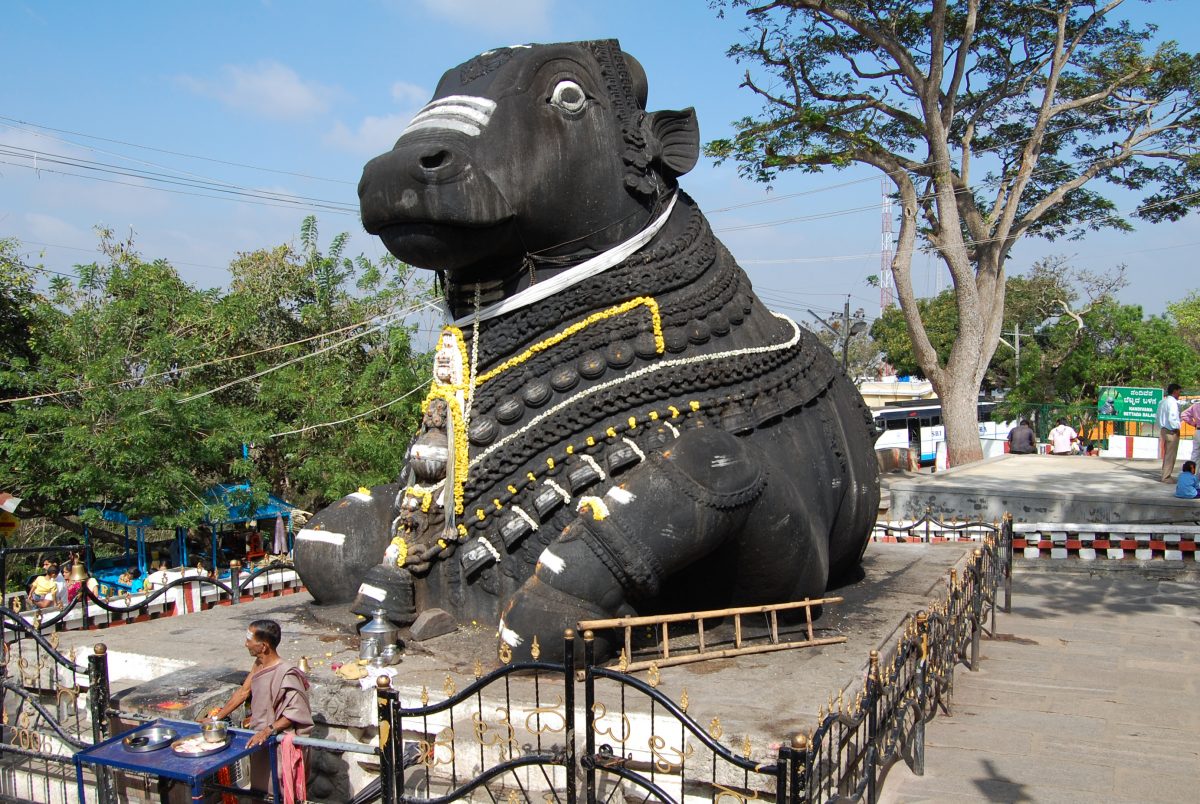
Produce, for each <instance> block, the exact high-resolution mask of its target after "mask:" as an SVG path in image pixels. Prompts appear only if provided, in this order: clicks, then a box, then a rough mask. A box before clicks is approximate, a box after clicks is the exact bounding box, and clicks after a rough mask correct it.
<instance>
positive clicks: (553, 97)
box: [550, 80, 587, 112]
mask: <svg viewBox="0 0 1200 804" xmlns="http://www.w3.org/2000/svg"><path fill="white" fill-rule="evenodd" d="M550 103H552V104H554V105H555V106H557V107H558V108H560V109H562V110H563V111H564V112H578V111H580V110H581V109H583V107H584V106H585V105H587V95H586V94H585V93H584V91H583V87H581V86H579V84H576V83H575V82H574V81H565V80H564V81H559V82H558V83H557V84H555V85H554V91H553V92H551V93H550Z"/></svg>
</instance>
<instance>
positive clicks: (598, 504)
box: [576, 496, 608, 522]
mask: <svg viewBox="0 0 1200 804" xmlns="http://www.w3.org/2000/svg"><path fill="white" fill-rule="evenodd" d="M585 508H586V509H587V510H589V511H590V512H591V514H592V519H594V520H596V521H597V522H600V521H602V520H604V519H607V518H608V506H607V505H605V503H604V500H602V499H600V498H599V497H592V496H587V497H580V498H579V507H578V508H577V509H576V510H578V511H579V512H580V513H582V512H583V509H585Z"/></svg>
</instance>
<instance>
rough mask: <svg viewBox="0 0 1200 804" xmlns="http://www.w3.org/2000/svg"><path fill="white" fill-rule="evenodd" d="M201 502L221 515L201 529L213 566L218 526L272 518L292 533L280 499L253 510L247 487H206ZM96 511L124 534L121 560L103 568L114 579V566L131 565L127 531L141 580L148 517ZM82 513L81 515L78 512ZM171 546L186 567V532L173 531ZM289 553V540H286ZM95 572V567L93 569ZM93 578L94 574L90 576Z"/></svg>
mask: <svg viewBox="0 0 1200 804" xmlns="http://www.w3.org/2000/svg"><path fill="white" fill-rule="evenodd" d="M201 498H202V499H203V500H204V502H205V504H206V505H208V506H210V507H211V508H223V509H224V513H222V514H215V515H214V514H212V513H210V514H209V515H207V516H205V517H204V523H203V524H205V525H207V526H209V528H210V530H211V531H212V560H213V563H214V565H215V564H218V563H219V561H218V558H219V556H220V552H219V548H218V545H217V532H218V531H219V530H220V528H221V526H222V525H227V524H234V525H236V524H240V523H243V522H255V521H261V522H262V523H263V524H264V525H265V524H267V523H269V522H272V521H274V520H275V518H276V517H282V518H283V521H284V523H285V524H286V526H287V531H288V536H289V537H290V535H291V530H292V509H293V507H294V506H292V505H291V504H290V503H288V502H287V501H286V500H284V499H282V498H281V497H276V496H275V495H274V494H268V495H267V501H266V503H264V504H263V505H260V506H255V505H254V504H253V501H252V499H251V489H250V484H249V483H217V484H214V485H212V486H209V487H208V488H207V489H205V490H204V492H203V493H202V494H201ZM88 507H89V508H95V509H97V510H99V511H100V515H101V517H102V518H103V519H104V521H105V522H111V523H113V524H115V525H121V526H123V527H124V530H125V556H124V559H123V560H122V559H120V558H117V559H105V560H104V561H103V562H99V563H103V564H113V565H114V568H115V569H116V572H115V573H112V574H114V576H115V575H116V574H119V573H120V569H119V568H117V567H116V566H115V565H118V564H119V565H122V566H130V565H133V564H134V563H135V562H134V558H133V556H131V555H130V544H129V536H130V532H129V531H130V529H131V528H132V529H133V531H134V537H135V539H136V566H137V568H138V571H139V573H140V575H141V576H142V577H143V578H144V577H145V576H146V574H147V573H148V572H149V570H150V566H149V557H148V556H147V551H146V530H147V529H148V528H153V527H154V520H153V519H152V518H151V517H139V518H134V517H131V516H129V515H128V514H126V513H125V512H124V511H121V510H119V509H116V508H108V507H105V506H102V505H100V504H99V503H97V504H94V505H91V506H88ZM80 513H82V511H81V512H80ZM89 541H90V539H89V533H88V529H87V526H86V525H84V543H85V544H87V543H88V542H89ZM174 542H175V546H174V547H172V552H173V553H174V556H173V557H175V558H177V560H178V561H179V563H180V564H187V563H188V561H189V559H188V545H187V529H186V528H176V531H175V539H174ZM288 542H289V545H288V547H289V549H290V546H291V545H290V542H291V539H290V538H288ZM89 552H90V551H87V550H85V560H87V561H88V564H89V571H93V568H92V567H91V566H90V565H91V563H92V562H91V561H90V556H88V555H87V553H89ZM97 569H99V567H97ZM93 574H94V573H93Z"/></svg>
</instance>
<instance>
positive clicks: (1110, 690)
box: [880, 572, 1200, 804]
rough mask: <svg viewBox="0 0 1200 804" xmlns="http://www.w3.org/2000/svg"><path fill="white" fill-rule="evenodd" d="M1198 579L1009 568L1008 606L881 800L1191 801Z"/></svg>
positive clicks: (1199, 654) (907, 803)
mask: <svg viewBox="0 0 1200 804" xmlns="http://www.w3.org/2000/svg"><path fill="white" fill-rule="evenodd" d="M1198 622H1200V584H1197V583H1195V582H1194V581H1193V582H1186V583H1181V582H1179V581H1178V580H1176V579H1171V580H1164V579H1148V578H1144V577H1140V575H1139V574H1138V573H1136V572H1121V573H1110V574H1107V575H1103V576H1087V575H1082V574H1073V575H1067V574H1062V573H1059V572H1055V573H1046V574H1036V575H1035V574H1025V573H1018V574H1017V575H1016V576H1015V577H1014V579H1013V610H1012V613H1011V614H1009V615H1003V614H1002V615H1000V619H999V622H998V632H999V633H998V638H997V639H996V640H986V639H985V640H984V641H983V643H982V646H981V655H982V657H983V661H982V662H980V670H979V672H976V673H972V672H970V671H968V670H966V669H965V668H963V667H960V668H959V669H958V671H957V673H956V674H955V682H954V700H953V703H954V706H953V714H952V715H946V714H944V713H939V714H938V716H937V717H936V718H934V719H933V721H931V722H930V723H929V725H928V726H927V727H926V748H925V775H924V776H923V777H917V776H914V775H912V773H911V772H910V771H909V770H908V768H907V767H906V766H905V765H904V764H903V763H899V764H897V765H895V766H893V768H892V770H891V772H890V773H889V774H888V776H887V779H886V781H885V782H884V783H883V787H882V795H881V797H880V801H881V802H883V803H884V804H917V802H943V801H954V802H997V801H1006V802H1074V801H1106V802H1172V803H1173V802H1181V801H1196V800H1197V799H1198V796H1197V791H1196V773H1197V769H1198V768H1200V749H1198V748H1197V746H1198V745H1200V714H1198V713H1197V707H1196V704H1197V702H1198V701H1200V682H1198V681H1197V678H1196V668H1197V667H1198V666H1200V644H1198V643H1197V641H1196V638H1195V634H1196V624H1197V623H1198Z"/></svg>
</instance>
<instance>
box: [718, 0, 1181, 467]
mask: <svg viewBox="0 0 1200 804" xmlns="http://www.w3.org/2000/svg"><path fill="white" fill-rule="evenodd" d="M1123 1H1124V0H1110V1H1109V2H1101V0H1048V1H1047V2H1044V3H1034V2H1001V1H1000V0H992V2H987V1H986V0H778V2H765V3H762V4H760V5H752V4H751V3H749V2H746V1H745V0H731V2H730V3H729V5H730V6H733V7H738V8H742V9H744V11H745V13H746V15H747V18H748V19H749V26H748V27H747V28H746V29H745V33H746V35H747V38H746V41H745V42H744V43H743V44H739V45H735V46H734V47H733V48H731V49H730V55H731V56H732V57H733V58H735V59H738V60H739V61H744V62H748V63H749V64H751V65H752V66H754V67H755V70H756V72H755V73H751V72H750V71H749V70H748V71H747V72H746V76H745V81H744V86H746V87H748V88H749V89H750V91H751V92H753V93H754V94H755V95H757V96H758V97H759V98H760V99H761V100H762V102H763V111H762V113H761V115H759V116H758V117H746V118H744V119H742V120H741V121H739V122H737V123H735V126H736V129H737V133H736V135H735V136H734V137H733V138H729V139H719V140H715V141H713V142H711V143H709V144H708V145H707V147H706V150H707V152H708V153H709V154H710V155H711V156H714V157H715V158H717V159H718V160H722V159H734V160H736V161H737V162H738V163H739V165H740V168H741V171H742V172H743V174H744V175H748V176H750V177H753V178H756V179H759V180H761V181H765V182H770V181H774V180H775V178H776V176H777V175H778V174H779V173H780V172H781V171H784V170H789V169H799V170H802V171H818V170H821V169H823V168H825V167H834V168H843V167H846V166H849V165H851V164H864V165H869V166H871V167H873V168H876V169H878V170H879V171H881V172H883V173H884V174H885V175H886V176H887V177H888V178H889V179H890V180H891V181H892V182H893V183H894V185H895V188H896V192H897V194H898V197H899V200H900V205H901V214H900V231H899V237H898V246H897V250H896V257H895V259H894V261H893V263H892V272H893V275H894V278H895V285H896V291H897V296H898V299H899V301H900V306H901V309H902V312H903V315H904V321H905V325H906V327H907V329H908V333H909V336H910V339H911V342H912V347H913V357H914V360H915V362H916V363H917V364H918V365H919V366H920V367H921V369H922V371H923V373H924V374H925V376H927V377H928V378H929V379H930V380H931V381H932V383H933V385H934V388H935V389H936V390H937V392H938V395H939V396H940V397H941V399H942V406H943V417H944V419H943V420H944V421H945V423H946V434H947V445H948V448H949V452H950V459H951V460H952V461H953V462H954V463H963V462H968V461H972V460H978V459H979V458H980V457H981V452H980V447H979V440H978V437H977V431H976V421H975V419H976V416H975V404H976V402H975V400H976V395H977V393H978V390H979V387H980V384H981V383H982V381H983V379H984V373H985V372H986V370H987V367H988V364H989V363H990V361H991V359H992V356H993V354H994V353H995V351H996V347H997V344H998V342H999V337H1000V332H1001V329H1002V327H1003V314H1004V299H1005V263H1006V261H1007V259H1008V256H1009V254H1010V252H1011V250H1012V248H1013V246H1014V245H1015V244H1016V243H1017V241H1018V240H1020V238H1022V237H1024V236H1026V235H1030V236H1037V237H1043V238H1048V239H1054V238H1059V237H1065V238H1077V237H1081V236H1082V235H1084V234H1085V233H1086V232H1087V231H1089V230H1095V229H1100V228H1103V227H1110V228H1116V229H1123V230H1124V229H1129V228H1131V227H1130V224H1129V222H1128V220H1127V217H1135V218H1141V219H1144V220H1149V221H1159V220H1176V219H1178V218H1180V217H1182V216H1183V215H1185V214H1186V213H1187V211H1188V210H1189V209H1191V208H1193V207H1194V206H1195V205H1196V204H1197V203H1198V202H1200V197H1198V196H1197V195H1196V193H1195V192H1194V191H1195V189H1196V186H1197V178H1198V173H1200V164H1198V163H1197V162H1196V160H1195V159H1194V156H1195V154H1196V148H1195V146H1196V125H1197V101H1198V83H1197V82H1198V81H1200V71H1198V70H1197V66H1198V59H1197V57H1196V56H1193V55H1189V54H1186V53H1181V52H1179V49H1178V47H1177V46H1176V45H1175V43H1173V42H1167V43H1164V44H1162V45H1159V46H1158V47H1156V48H1154V49H1153V50H1152V51H1149V52H1147V47H1148V43H1149V40H1150V37H1151V36H1152V34H1153V33H1154V27H1153V26H1146V27H1144V28H1136V27H1134V26H1133V25H1131V24H1129V23H1128V22H1126V21H1122V20H1116V19H1112V18H1113V17H1115V14H1114V13H1113V12H1114V11H1115V10H1116V9H1117V8H1118V7H1119V6H1121V5H1122V3H1123ZM715 5H717V6H718V7H720V9H721V10H722V12H723V11H724V8H725V5H726V4H725V3H723V2H721V0H717V1H716V3H715ZM981 171H982V172H983V175H982V176H979V173H980V172H981ZM1100 181H1103V182H1108V183H1111V184H1113V185H1115V186H1116V187H1118V188H1121V189H1124V190H1133V191H1139V192H1141V193H1143V194H1144V199H1145V203H1143V204H1142V206H1140V207H1138V208H1137V209H1135V210H1133V211H1132V212H1130V213H1127V214H1125V215H1123V214H1121V213H1119V212H1118V211H1117V209H1116V206H1115V204H1114V203H1113V202H1112V201H1111V200H1109V199H1107V198H1105V197H1103V196H1101V195H1100V194H1099V193H1098V192H1096V191H1095V190H1094V189H1092V188H1093V187H1094V185H1095V183H1097V182H1100ZM918 239H921V240H923V241H924V242H925V243H926V244H927V245H928V246H929V247H930V248H931V249H932V250H933V251H934V252H935V253H936V254H937V256H938V257H939V258H940V259H941V260H942V262H943V263H944V264H945V266H946V268H947V269H948V270H949V273H950V276H951V280H952V283H953V294H954V306H955V309H956V312H957V316H958V321H959V326H958V329H957V331H956V333H955V336H954V338H953V341H952V343H951V344H950V345H949V346H948V347H947V346H946V345H944V344H941V345H939V344H937V343H935V341H934V340H933V339H932V338H931V337H930V333H929V331H928V328H927V326H926V322H925V321H924V320H923V319H922V314H921V313H922V311H921V307H920V305H919V304H918V302H917V299H916V298H915V296H914V294H913V288H912V276H911V262H912V254H913V251H914V249H915V248H916V247H917V241H918Z"/></svg>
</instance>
